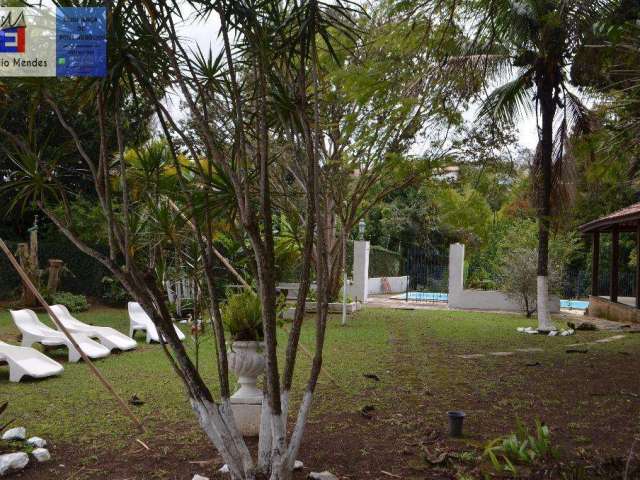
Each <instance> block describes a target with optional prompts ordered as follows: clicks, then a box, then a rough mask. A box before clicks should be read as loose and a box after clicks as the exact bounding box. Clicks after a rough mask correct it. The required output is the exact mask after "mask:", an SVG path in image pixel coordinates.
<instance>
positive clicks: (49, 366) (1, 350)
mask: <svg viewBox="0 0 640 480" xmlns="http://www.w3.org/2000/svg"><path fill="white" fill-rule="evenodd" d="M0 362H4V363H7V364H8V365H9V381H10V382H19V381H20V380H21V379H22V377H24V376H28V377H31V378H45V377H51V376H53V375H59V374H61V373H62V370H64V369H63V368H62V365H60V364H59V363H58V362H56V361H55V360H52V359H50V358H49V357H47V356H46V355H43V354H42V353H40V352H39V351H38V350H36V349H35V348H27V347H17V346H15V345H9V344H8V343H4V342H2V341H0Z"/></svg>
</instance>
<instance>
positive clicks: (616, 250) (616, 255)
mask: <svg viewBox="0 0 640 480" xmlns="http://www.w3.org/2000/svg"><path fill="white" fill-rule="evenodd" d="M619 263H620V231H619V230H618V226H617V225H614V226H613V231H612V232H611V281H610V285H609V300H611V301H612V302H617V301H618V267H619V265H618V264H619Z"/></svg>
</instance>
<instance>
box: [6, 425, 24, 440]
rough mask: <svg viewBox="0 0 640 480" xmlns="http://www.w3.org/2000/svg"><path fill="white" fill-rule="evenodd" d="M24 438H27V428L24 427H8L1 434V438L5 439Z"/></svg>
mask: <svg viewBox="0 0 640 480" xmlns="http://www.w3.org/2000/svg"><path fill="white" fill-rule="evenodd" d="M25 438H27V429H26V428H24V427H16V428H10V429H9V430H7V431H6V432H4V435H2V440H7V441H11V440H24V439H25Z"/></svg>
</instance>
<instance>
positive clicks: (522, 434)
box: [484, 420, 557, 475]
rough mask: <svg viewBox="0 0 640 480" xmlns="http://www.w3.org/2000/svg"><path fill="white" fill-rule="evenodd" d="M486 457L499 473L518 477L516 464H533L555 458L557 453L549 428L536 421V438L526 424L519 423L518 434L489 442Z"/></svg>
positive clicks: (485, 451) (485, 452)
mask: <svg viewBox="0 0 640 480" xmlns="http://www.w3.org/2000/svg"><path fill="white" fill-rule="evenodd" d="M484 455H485V456H487V457H488V458H489V460H490V461H491V464H492V465H493V468H495V469H496V470H497V471H499V472H509V473H511V474H513V475H517V469H516V464H518V463H520V464H532V463H534V462H535V461H537V460H544V459H548V458H550V457H554V458H555V457H556V456H557V452H556V450H555V449H554V448H553V447H552V445H551V434H550V432H549V427H547V426H546V425H544V424H542V423H540V421H538V420H536V431H535V436H534V435H531V434H529V432H528V431H527V429H526V427H525V426H524V424H523V423H522V422H520V421H518V427H517V430H516V432H515V433H512V434H510V435H506V436H504V437H498V438H496V439H495V440H492V441H491V442H489V443H488V444H487V446H486V447H485V450H484Z"/></svg>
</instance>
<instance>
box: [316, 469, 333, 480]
mask: <svg viewBox="0 0 640 480" xmlns="http://www.w3.org/2000/svg"><path fill="white" fill-rule="evenodd" d="M309 478H310V479H311V480H338V477H336V476H335V475H334V474H333V473H331V472H327V471H326V470H325V471H324V472H320V473H318V472H311V473H310V474H309Z"/></svg>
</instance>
